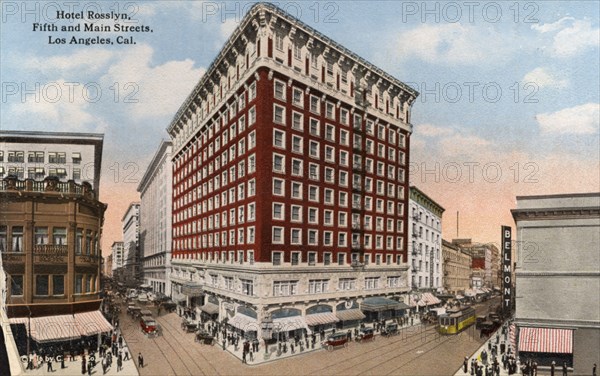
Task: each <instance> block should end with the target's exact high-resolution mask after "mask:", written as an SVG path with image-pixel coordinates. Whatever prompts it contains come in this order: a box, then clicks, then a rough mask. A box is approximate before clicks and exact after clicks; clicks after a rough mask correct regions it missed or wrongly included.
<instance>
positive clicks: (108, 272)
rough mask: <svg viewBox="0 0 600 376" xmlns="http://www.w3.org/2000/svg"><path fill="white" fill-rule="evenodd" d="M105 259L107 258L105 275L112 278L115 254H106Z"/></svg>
mask: <svg viewBox="0 0 600 376" xmlns="http://www.w3.org/2000/svg"><path fill="white" fill-rule="evenodd" d="M104 259H105V262H104V275H105V276H107V277H109V278H110V277H112V276H113V271H112V264H113V262H112V261H113V255H112V253H111V254H110V255H108V256H106V257H105V258H104Z"/></svg>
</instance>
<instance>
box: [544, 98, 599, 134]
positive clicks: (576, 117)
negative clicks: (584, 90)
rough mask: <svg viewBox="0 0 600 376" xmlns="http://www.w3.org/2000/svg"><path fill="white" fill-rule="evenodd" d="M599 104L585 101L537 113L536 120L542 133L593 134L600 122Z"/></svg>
mask: <svg viewBox="0 0 600 376" xmlns="http://www.w3.org/2000/svg"><path fill="white" fill-rule="evenodd" d="M599 119H600V104H599V103H586V104H582V105H579V106H575V107H570V108H565V109H562V110H560V111H556V112H551V113H544V114H539V115H537V116H536V120H537V122H538V124H539V126H540V129H541V130H542V132H543V133H558V134H565V133H571V134H594V133H597V132H598V128H599V122H600V120H599Z"/></svg>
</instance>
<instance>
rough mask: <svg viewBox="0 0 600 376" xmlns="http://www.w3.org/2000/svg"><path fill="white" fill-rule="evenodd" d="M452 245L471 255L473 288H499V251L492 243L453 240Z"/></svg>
mask: <svg viewBox="0 0 600 376" xmlns="http://www.w3.org/2000/svg"><path fill="white" fill-rule="evenodd" d="M452 244H454V245H457V246H459V247H460V248H461V249H462V250H463V251H465V252H467V253H468V254H469V255H471V269H472V272H473V273H472V278H471V285H472V287H473V288H481V287H488V288H493V287H500V286H499V280H498V276H499V271H500V251H499V250H498V247H496V245H494V244H492V243H474V242H473V241H472V240H471V239H453V240H452Z"/></svg>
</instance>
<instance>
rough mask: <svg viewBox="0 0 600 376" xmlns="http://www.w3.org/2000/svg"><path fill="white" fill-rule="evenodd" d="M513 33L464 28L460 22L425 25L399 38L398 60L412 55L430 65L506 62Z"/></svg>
mask: <svg viewBox="0 0 600 376" xmlns="http://www.w3.org/2000/svg"><path fill="white" fill-rule="evenodd" d="M507 38H511V37H510V35H509V33H499V32H497V31H496V30H494V28H492V27H487V28H483V27H477V28H476V27H475V26H472V25H468V26H464V25H461V24H459V23H452V24H441V25H427V24H424V25H421V26H419V27H417V28H414V29H411V30H408V31H405V32H402V33H400V34H399V35H398V37H397V38H396V45H397V47H398V48H397V55H396V57H397V58H398V59H406V58H409V57H412V56H415V57H417V58H420V59H421V60H424V61H427V62H430V63H442V64H467V65H468V64H481V63H482V62H492V63H503V62H504V61H505V59H506V58H507V57H508V56H509V55H510V53H511V48H512V47H510V46H512V43H509V41H508V40H506V39H507Z"/></svg>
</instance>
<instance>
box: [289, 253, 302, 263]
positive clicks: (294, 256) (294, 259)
mask: <svg viewBox="0 0 600 376" xmlns="http://www.w3.org/2000/svg"><path fill="white" fill-rule="evenodd" d="M300 261H301V260H300V252H292V258H291V264H292V265H298V264H300Z"/></svg>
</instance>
